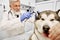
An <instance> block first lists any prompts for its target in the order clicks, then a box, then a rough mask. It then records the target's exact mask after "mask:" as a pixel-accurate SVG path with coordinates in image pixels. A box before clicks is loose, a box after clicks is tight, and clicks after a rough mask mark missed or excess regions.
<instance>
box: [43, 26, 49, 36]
mask: <svg viewBox="0 0 60 40" xmlns="http://www.w3.org/2000/svg"><path fill="white" fill-rule="evenodd" d="M49 29H50V27H49V26H48V25H44V26H43V33H44V34H45V35H46V36H48V34H49Z"/></svg>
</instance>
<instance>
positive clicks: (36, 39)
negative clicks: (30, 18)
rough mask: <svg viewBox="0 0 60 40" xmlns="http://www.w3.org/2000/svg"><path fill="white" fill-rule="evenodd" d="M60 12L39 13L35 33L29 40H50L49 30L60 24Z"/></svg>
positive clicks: (47, 11)
mask: <svg viewBox="0 0 60 40" xmlns="http://www.w3.org/2000/svg"><path fill="white" fill-rule="evenodd" d="M58 13H59V11H51V10H45V11H42V12H37V15H36V17H35V22H34V24H35V28H34V33H33V34H32V35H31V37H30V38H29V40H50V39H49V38H48V35H49V29H50V28H52V27H53V26H54V25H56V24H57V23H59V22H60V17H59V16H58Z"/></svg>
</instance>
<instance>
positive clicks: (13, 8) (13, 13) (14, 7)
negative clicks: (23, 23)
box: [8, 0, 20, 20]
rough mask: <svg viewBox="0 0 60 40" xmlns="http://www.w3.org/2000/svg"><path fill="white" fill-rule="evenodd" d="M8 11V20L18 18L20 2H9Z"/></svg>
mask: <svg viewBox="0 0 60 40" xmlns="http://www.w3.org/2000/svg"><path fill="white" fill-rule="evenodd" d="M9 4H10V10H9V12H8V20H10V19H14V18H19V16H20V1H18V0H9Z"/></svg>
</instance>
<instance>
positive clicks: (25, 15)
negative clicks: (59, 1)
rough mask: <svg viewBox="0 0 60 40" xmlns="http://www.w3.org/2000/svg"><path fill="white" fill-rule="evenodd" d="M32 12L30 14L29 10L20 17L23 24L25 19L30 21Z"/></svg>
mask: <svg viewBox="0 0 60 40" xmlns="http://www.w3.org/2000/svg"><path fill="white" fill-rule="evenodd" d="M31 14H32V13H31V12H29V10H28V9H27V12H26V13H23V14H22V15H21V17H20V19H21V22H23V21H24V20H25V19H29V18H30V17H31Z"/></svg>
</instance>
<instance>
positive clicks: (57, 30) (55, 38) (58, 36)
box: [49, 23, 60, 40]
mask: <svg viewBox="0 0 60 40" xmlns="http://www.w3.org/2000/svg"><path fill="white" fill-rule="evenodd" d="M49 31H50V34H49V38H50V39H51V40H60V23H58V24H57V25H55V26H53V27H52V28H51V29H50V30H49Z"/></svg>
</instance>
